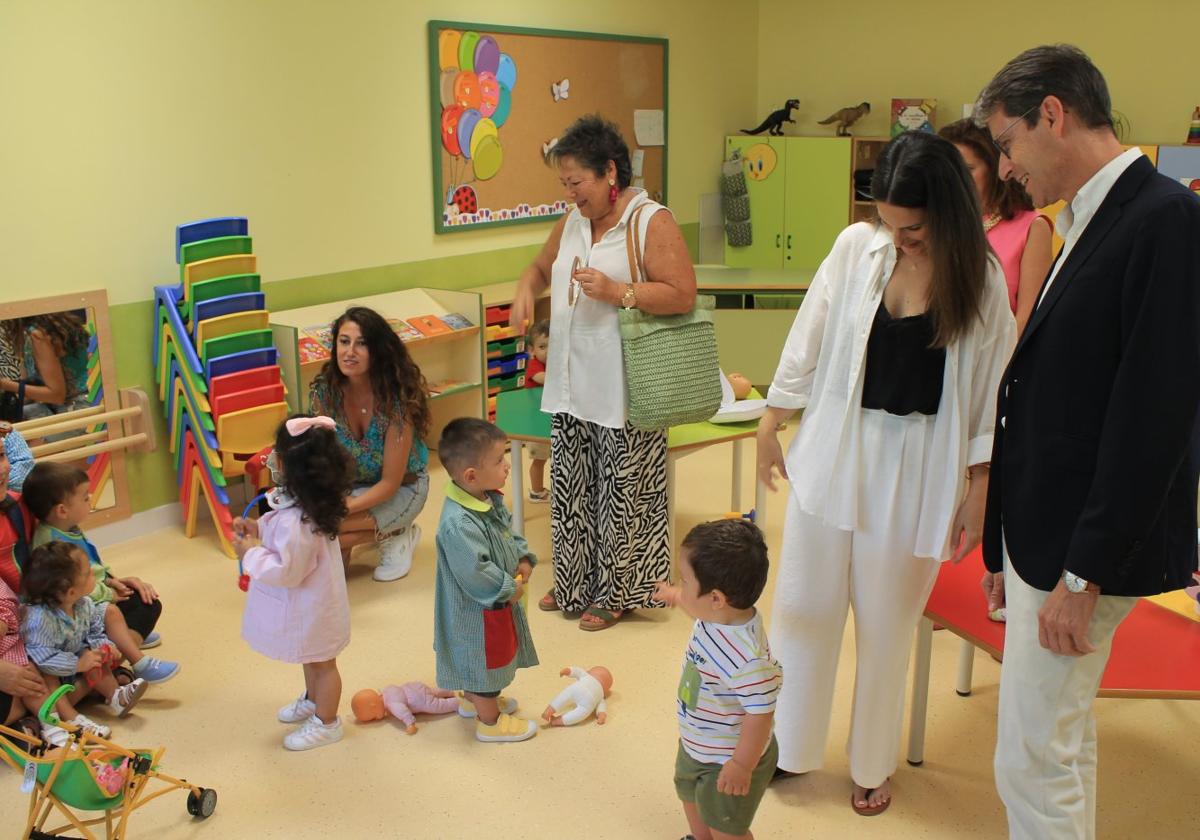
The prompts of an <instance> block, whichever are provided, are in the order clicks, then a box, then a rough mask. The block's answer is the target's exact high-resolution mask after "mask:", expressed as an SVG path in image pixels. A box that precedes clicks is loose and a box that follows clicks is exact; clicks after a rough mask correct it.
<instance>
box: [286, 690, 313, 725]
mask: <svg viewBox="0 0 1200 840" xmlns="http://www.w3.org/2000/svg"><path fill="white" fill-rule="evenodd" d="M316 713H317V704H316V703H314V702H313V701H311V700H309V699H308V692H305V693H303V694H301V695H300V696H299V697H297V698H296V699H295V700H293V701H292V702H291V703H288V704H287V705H286V706H284V707H283V708H282V709H280V710H279V714H278V715H277V716H276V717H278V718H279V722H280V723H304V721H306V720H308V719H309V718H310V717H312V716H313V715H315V714H316Z"/></svg>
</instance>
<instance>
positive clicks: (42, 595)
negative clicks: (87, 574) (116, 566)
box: [21, 540, 90, 607]
mask: <svg viewBox="0 0 1200 840" xmlns="http://www.w3.org/2000/svg"><path fill="white" fill-rule="evenodd" d="M87 562H90V561H89V560H88V556H87V554H85V553H84V551H83V549H82V548H79V547H78V546H74V545H71V544H70V543H69V542H63V541H62V540H54V541H52V542H48V543H46V544H45V545H40V546H38V547H37V548H35V549H34V550H33V551H32V553H30V555H29V562H28V563H27V564H26V566H25V569H24V570H23V571H22V572H21V597H22V598H23V599H24V600H25V603H27V604H41V605H43V606H47V607H57V606H58V605H59V602H60V601H61V600H62V597H63V595H64V594H65V593H66V591H67V590H68V589H70V588H71V587H72V586H74V585H75V582H76V581H77V580H79V576H80V574H81V573H82V571H83V569H84V565H83V564H84V563H87Z"/></svg>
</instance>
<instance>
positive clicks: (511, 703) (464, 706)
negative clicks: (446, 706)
mask: <svg viewBox="0 0 1200 840" xmlns="http://www.w3.org/2000/svg"><path fill="white" fill-rule="evenodd" d="M454 693H455V694H457V695H458V714H459V717H465V718H473V717H475V704H474V703H472V702H471V701H470V700H468V699H467V695H466V694H464V693H463V692H461V691H456V692H454ZM496 702H497V703H498V704H499V705H500V714H502V715H511V714H512V713H513V712H515V711H516V710H517V701H516V700H515V699H513V698H512V697H505V696H504V695H503V694H501V695H500V696H499V697H497V698H496Z"/></svg>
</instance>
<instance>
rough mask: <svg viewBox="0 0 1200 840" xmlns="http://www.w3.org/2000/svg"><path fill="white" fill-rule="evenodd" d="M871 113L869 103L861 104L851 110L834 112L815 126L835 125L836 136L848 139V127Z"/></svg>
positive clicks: (843, 109) (844, 109)
mask: <svg viewBox="0 0 1200 840" xmlns="http://www.w3.org/2000/svg"><path fill="white" fill-rule="evenodd" d="M869 113H871V103H870V102H862V103H860V104H858V105H857V106H855V107H853V108H842V109H841V110H840V111H834V112H833V113H832V114H830V115H829V116H828V117H826V118H825V119H823V120H821V121H820V122H818V123H817V125H830V124H832V123H837V124H838V127H837V136H838V137H849V136H850V126H852V125H854V124H855V123H856V122H858V121H859V120H860V119H862V118H863V117H865V116H866V115H867V114H869Z"/></svg>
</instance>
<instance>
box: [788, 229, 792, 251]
mask: <svg viewBox="0 0 1200 840" xmlns="http://www.w3.org/2000/svg"><path fill="white" fill-rule="evenodd" d="M787 247H788V250H789V251H790V250H792V235H791V234H790V233H789V234H788V238H787Z"/></svg>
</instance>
